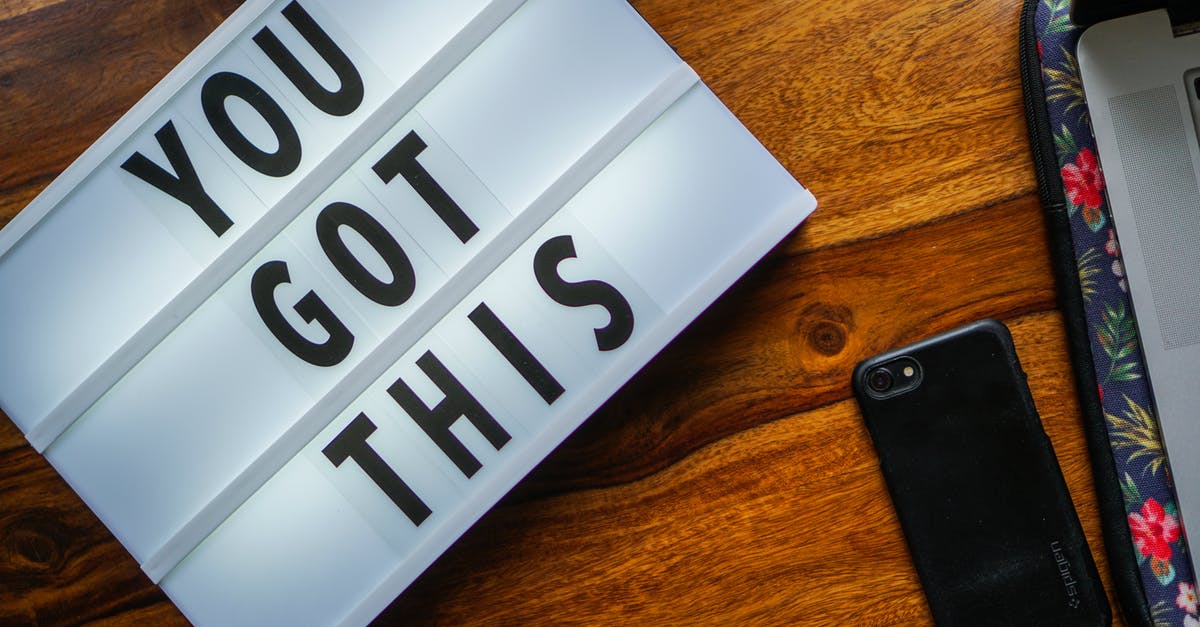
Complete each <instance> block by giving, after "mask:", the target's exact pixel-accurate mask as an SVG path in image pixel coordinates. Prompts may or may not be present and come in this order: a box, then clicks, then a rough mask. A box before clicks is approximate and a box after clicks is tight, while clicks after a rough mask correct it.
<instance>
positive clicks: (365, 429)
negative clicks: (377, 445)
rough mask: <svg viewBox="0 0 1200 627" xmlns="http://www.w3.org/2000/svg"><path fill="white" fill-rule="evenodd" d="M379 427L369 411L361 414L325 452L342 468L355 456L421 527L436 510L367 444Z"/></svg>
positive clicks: (398, 505)
mask: <svg viewBox="0 0 1200 627" xmlns="http://www.w3.org/2000/svg"><path fill="white" fill-rule="evenodd" d="M376 428H377V427H376V426H375V423H373V422H371V419H370V418H367V415H366V414H359V415H358V417H356V418H355V419H354V420H353V421H351V422H350V424H348V425H346V428H345V429H342V432H341V433H339V434H338V435H337V437H336V438H334V439H333V441H332V442H330V443H329V444H328V445H327V446H326V447H325V448H324V449H322V450H321V452H322V453H325V457H328V458H329V461H331V462H333V466H334V468H339V467H341V465H342V462H344V461H346V460H347V459H353V460H354V461H355V463H357V464H358V466H359V468H362V469H363V472H366V473H367V476H368V477H370V478H371V481H374V482H375V485H377V486H379V489H381V490H383V493H384V494H386V495H388V498H390V499H392V502H393V503H395V504H396V507H399V508H400V511H402V512H404V515H405V516H408V519H409V520H411V521H413V524H414V525H418V526H419V525H420V524H421V523H423V522H425V519H426V518H429V514H431V513H433V512H432V511H430V509H429V506H428V505H426V504H425V502H424V501H422V500H421V497H419V496H417V493H416V492H413V491H412V488H410V487H408V484H406V483H404V480H403V479H401V478H400V476H399V475H397V474H396V471H395V470H392V467H391V466H388V465H387V462H385V461H383V458H382V457H380V456H379V453H376V452H375V449H373V448H371V445H370V444H368V443H367V438H369V437H371V434H372V433H375V429H376Z"/></svg>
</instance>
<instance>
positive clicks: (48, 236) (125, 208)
mask: <svg viewBox="0 0 1200 627" xmlns="http://www.w3.org/2000/svg"><path fill="white" fill-rule="evenodd" d="M121 176H127V175H126V174H125V173H124V172H122V171H121V170H119V169H118V167H117V164H114V163H113V162H111V161H110V162H108V163H107V164H106V165H105V166H102V167H101V168H100V169H99V170H97V172H96V173H95V174H93V175H92V176H91V177H90V178H89V179H88V180H86V181H85V182H83V183H82V184H81V185H79V187H77V188H76V189H75V190H74V191H73V192H72V193H71V194H70V195H69V196H67V197H66V199H65V200H63V201H62V202H61V203H60V204H59V205H58V206H57V207H56V208H55V209H54V210H53V211H51V212H50V214H49V215H47V216H46V218H45V219H43V220H42V222H41V223H40V224H38V225H37V227H35V228H34V229H33V230H32V231H31V232H29V233H28V234H26V235H25V237H24V238H22V239H21V241H20V242H19V243H18V244H17V245H16V247H14V248H13V249H11V250H10V251H9V252H8V253H7V254H5V255H4V256H3V257H2V258H0V295H2V296H0V381H3V383H4V386H3V389H2V391H0V406H2V407H3V408H4V411H5V412H6V413H7V414H8V415H9V416H10V417H11V418H12V419H13V420H14V421H15V422H16V423H17V426H18V427H20V428H21V429H22V430H23V431H28V430H29V428H30V427H31V426H33V425H34V424H35V423H36V422H37V421H39V420H41V419H42V418H43V417H45V415H46V414H47V413H49V412H50V410H52V409H53V408H54V407H55V406H57V405H58V404H59V402H61V401H62V400H63V399H64V398H65V397H66V396H67V394H69V393H70V392H71V391H73V390H74V389H75V388H76V387H77V386H78V385H79V384H80V383H81V382H82V381H83V380H84V379H85V378H87V376H88V375H90V374H91V373H92V371H94V370H95V369H96V368H97V367H98V366H99V365H100V364H101V363H103V362H104V360H105V359H107V358H108V357H109V356H111V355H112V353H113V352H114V351H115V350H116V349H117V348H119V347H120V346H121V345H122V344H123V343H124V341H125V340H126V339H128V338H129V337H130V336H131V335H133V333H134V332H135V331H137V330H138V329H139V328H141V326H142V324H144V323H145V321H146V320H148V319H149V318H150V317H151V316H152V315H154V314H155V313H157V312H158V310H159V308H160V307H162V305H164V304H165V303H166V302H167V301H168V300H169V299H170V298H171V297H172V296H174V295H175V293H176V292H177V291H178V290H179V289H180V287H181V286H182V285H184V284H186V283H187V281H189V280H190V279H191V278H192V277H194V276H195V275H196V274H197V273H198V272H199V270H200V269H199V267H197V265H196V262H195V260H194V259H193V258H192V256H191V255H190V254H189V253H188V252H187V251H185V250H184V248H183V247H182V246H180V244H179V242H177V241H176V240H175V239H174V238H173V237H171V235H170V234H169V233H168V232H167V230H166V229H165V228H163V226H162V223H161V222H159V220H158V219H157V218H156V217H155V216H154V215H153V214H152V213H150V212H149V211H147V209H146V208H145V207H143V206H142V203H141V202H140V200H139V199H138V198H137V196H136V195H134V194H133V193H132V192H131V191H130V190H129V188H128V187H126V186H125V185H124V184H123V183H122V182H121V181H120V180H118V177H121Z"/></svg>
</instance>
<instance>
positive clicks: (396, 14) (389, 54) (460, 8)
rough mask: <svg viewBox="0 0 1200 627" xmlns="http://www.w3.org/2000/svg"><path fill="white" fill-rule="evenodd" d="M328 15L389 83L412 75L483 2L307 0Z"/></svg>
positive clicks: (475, 0)
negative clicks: (350, 37) (373, 63)
mask: <svg viewBox="0 0 1200 627" xmlns="http://www.w3.org/2000/svg"><path fill="white" fill-rule="evenodd" d="M310 4H312V5H315V6H316V7H318V8H323V9H325V11H326V12H327V13H328V14H329V15H332V16H333V17H334V19H336V20H337V21H338V22H339V23H340V24H341V28H342V30H343V31H344V32H346V33H349V34H350V35H351V36H352V37H353V38H354V42H355V44H357V45H358V47H360V48H361V49H362V50H363V51H364V52H366V54H367V55H368V56H369V57H370V59H371V60H372V61H374V62H375V63H376V64H377V65H378V66H379V67H380V69H381V70H382V71H383V73H384V74H385V75H387V76H388V77H389V78H390V79H391V80H392V82H393V83H395V84H401V83H403V82H404V81H406V80H408V79H409V78H411V77H412V75H413V74H414V73H415V72H416V71H417V70H418V69H420V67H421V65H422V64H424V63H425V62H426V61H427V60H428V59H429V58H430V57H431V56H433V54H434V53H435V52H437V51H438V50H439V49H441V47H442V46H444V45H445V44H446V42H448V41H450V38H451V37H453V36H454V35H456V34H458V31H459V30H461V29H462V27H463V26H465V25H466V24H467V23H468V22H470V21H471V19H472V18H474V17H475V16H476V15H478V14H479V12H480V11H481V10H482V9H483V8H484V7H485V6H487V5H488V4H489V3H488V1H487V0H454V1H453V2H447V1H446V0H405V1H404V2H377V1H376V0H312V1H311V2H305V3H304V5H305V6H306V7H307V6H309V5H310Z"/></svg>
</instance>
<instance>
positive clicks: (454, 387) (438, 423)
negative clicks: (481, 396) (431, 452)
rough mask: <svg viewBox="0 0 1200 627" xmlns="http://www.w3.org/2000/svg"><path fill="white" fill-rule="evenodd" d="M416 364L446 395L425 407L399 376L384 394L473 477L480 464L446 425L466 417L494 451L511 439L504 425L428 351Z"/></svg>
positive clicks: (461, 469) (459, 466) (463, 471)
mask: <svg viewBox="0 0 1200 627" xmlns="http://www.w3.org/2000/svg"><path fill="white" fill-rule="evenodd" d="M417 366H418V367H420V368H421V372H424V373H425V376H427V377H429V380H430V381H433V382H434V384H436V385H437V386H438V389H440V390H441V391H442V393H443V394H445V395H446V398H444V399H442V401H441V402H440V403H438V404H437V406H436V407H434V408H433V409H429V406H428V405H426V404H425V403H424V402H423V401H421V399H420V398H419V397H417V394H416V392H413V390H412V388H410V387H408V384H407V383H405V382H404V380H403V379H396V382H395V383H393V384H392V385H391V387H389V388H388V394H391V395H392V398H393V399H395V400H396V403H398V404H399V405H400V408H401V409H403V410H404V413H406V414H408V416H409V417H410V418H412V419H413V422H415V423H417V426H419V427H421V429H422V430H423V431H425V434H426V435H428V436H429V439H431V440H433V443H434V444H437V446H438V448H440V449H442V452H443V453H445V454H446V457H449V458H450V461H452V462H454V465H455V466H458V469H459V470H460V471H462V473H463V474H464V475H466V476H467V477H468V478H470V477H473V476H475V473H476V472H477V471H478V470H479V469H480V468H481V467H482V464H480V463H479V460H478V459H476V458H475V456H474V455H472V454H471V451H469V450H467V447H465V446H463V443H462V442H459V440H458V438H456V437H454V434H453V433H451V432H450V425H453V424H454V423H455V422H456V421H457V420H458V419H459V418H466V419H467V420H469V421H471V424H473V425H475V428H476V429H478V430H479V432H480V433H482V434H483V437H485V438H487V441H488V442H490V443H491V444H492V446H494V447H496V450H497V451H498V450H500V449H502V448H504V445H505V444H508V441H509V440H511V439H512V436H510V435H508V432H507V431H505V430H504V427H501V426H500V423H498V422H496V419H495V418H492V415H491V414H489V413H488V411H487V410H486V409H484V408H483V405H480V404H479V401H477V400H475V397H474V396H471V393H470V392H468V391H467V388H465V387H463V385H462V384H461V383H459V382H458V379H456V378H454V375H452V374H450V371H449V370H447V369H446V366H444V365H442V362H441V360H439V359H438V358H437V357H435V356H434V355H433V353H431V352H429V351H425V354H424V355H421V358H420V359H418V360H417Z"/></svg>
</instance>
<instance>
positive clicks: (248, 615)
mask: <svg viewBox="0 0 1200 627" xmlns="http://www.w3.org/2000/svg"><path fill="white" fill-rule="evenodd" d="M403 557H404V553H402V552H400V551H397V550H396V548H395V547H394V546H393V545H392V544H390V543H389V542H388V541H386V540H385V539H383V538H381V537H380V536H379V535H378V534H377V533H376V532H375V530H374V529H373V528H372V527H371V525H369V524H367V523H366V521H364V520H363V519H362V518H361V517H360V516H359V515H358V514H357V513H356V511H355V508H353V507H350V506H349V505H348V504H347V503H346V501H345V499H344V497H343V496H342V495H341V493H340V492H338V491H337V490H336V489H334V487H333V486H332V485H331V484H330V483H329V482H328V481H327V480H326V479H325V478H324V475H323V473H322V472H321V471H319V470H318V469H317V468H316V467H315V466H313V464H312V463H310V462H309V460H308V459H307V458H306V457H304V456H300V457H297V458H296V459H294V460H292V462H291V463H289V464H288V465H287V466H286V467H284V469H283V470H282V471H280V472H279V473H278V474H277V475H275V477H274V478H272V479H271V480H270V482H268V483H267V484H266V485H265V486H264V487H263V489H261V490H259V491H258V492H257V493H256V494H255V495H254V496H253V497H251V498H250V500H248V501H247V502H246V503H245V504H244V505H243V506H242V507H241V508H240V509H238V510H237V512H235V513H234V514H233V516H231V517H230V518H229V519H228V520H226V521H225V523H224V524H222V525H221V526H220V527H219V528H218V529H217V530H216V531H215V532H214V533H213V534H212V535H211V536H209V538H208V539H207V540H206V541H205V542H204V543H203V544H201V545H200V547H199V548H197V549H196V551H195V552H193V553H192V554H191V555H190V556H189V557H188V558H187V559H186V560H184V561H183V563H181V564H180V565H179V567H178V568H176V569H175V570H174V571H172V572H171V574H170V575H168V576H167V578H166V579H165V580H163V582H162V587H163V589H164V590H166V592H167V594H169V595H170V596H171V599H172V600H173V601H174V602H175V604H176V605H178V606H179V609H181V610H182V611H183V613H184V614H185V615H187V617H188V619H189V620H191V621H192V622H193V623H195V624H198V625H222V626H227V627H233V626H237V625H247V626H253V627H258V626H261V625H332V624H334V623H336V622H337V621H338V620H339V619H341V617H342V616H343V615H344V614H345V613H346V612H348V611H349V610H350V609H351V608H352V607H353V605H354V603H355V602H356V601H357V600H358V599H360V598H362V597H363V596H365V594H366V592H367V591H368V590H370V589H372V588H373V587H374V586H375V585H376V584H377V583H378V582H379V581H380V580H381V579H383V577H384V576H386V574H387V573H389V572H391V570H392V569H393V568H394V567H395V564H396V562H397V561H399V560H400V559H402V558H403Z"/></svg>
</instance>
